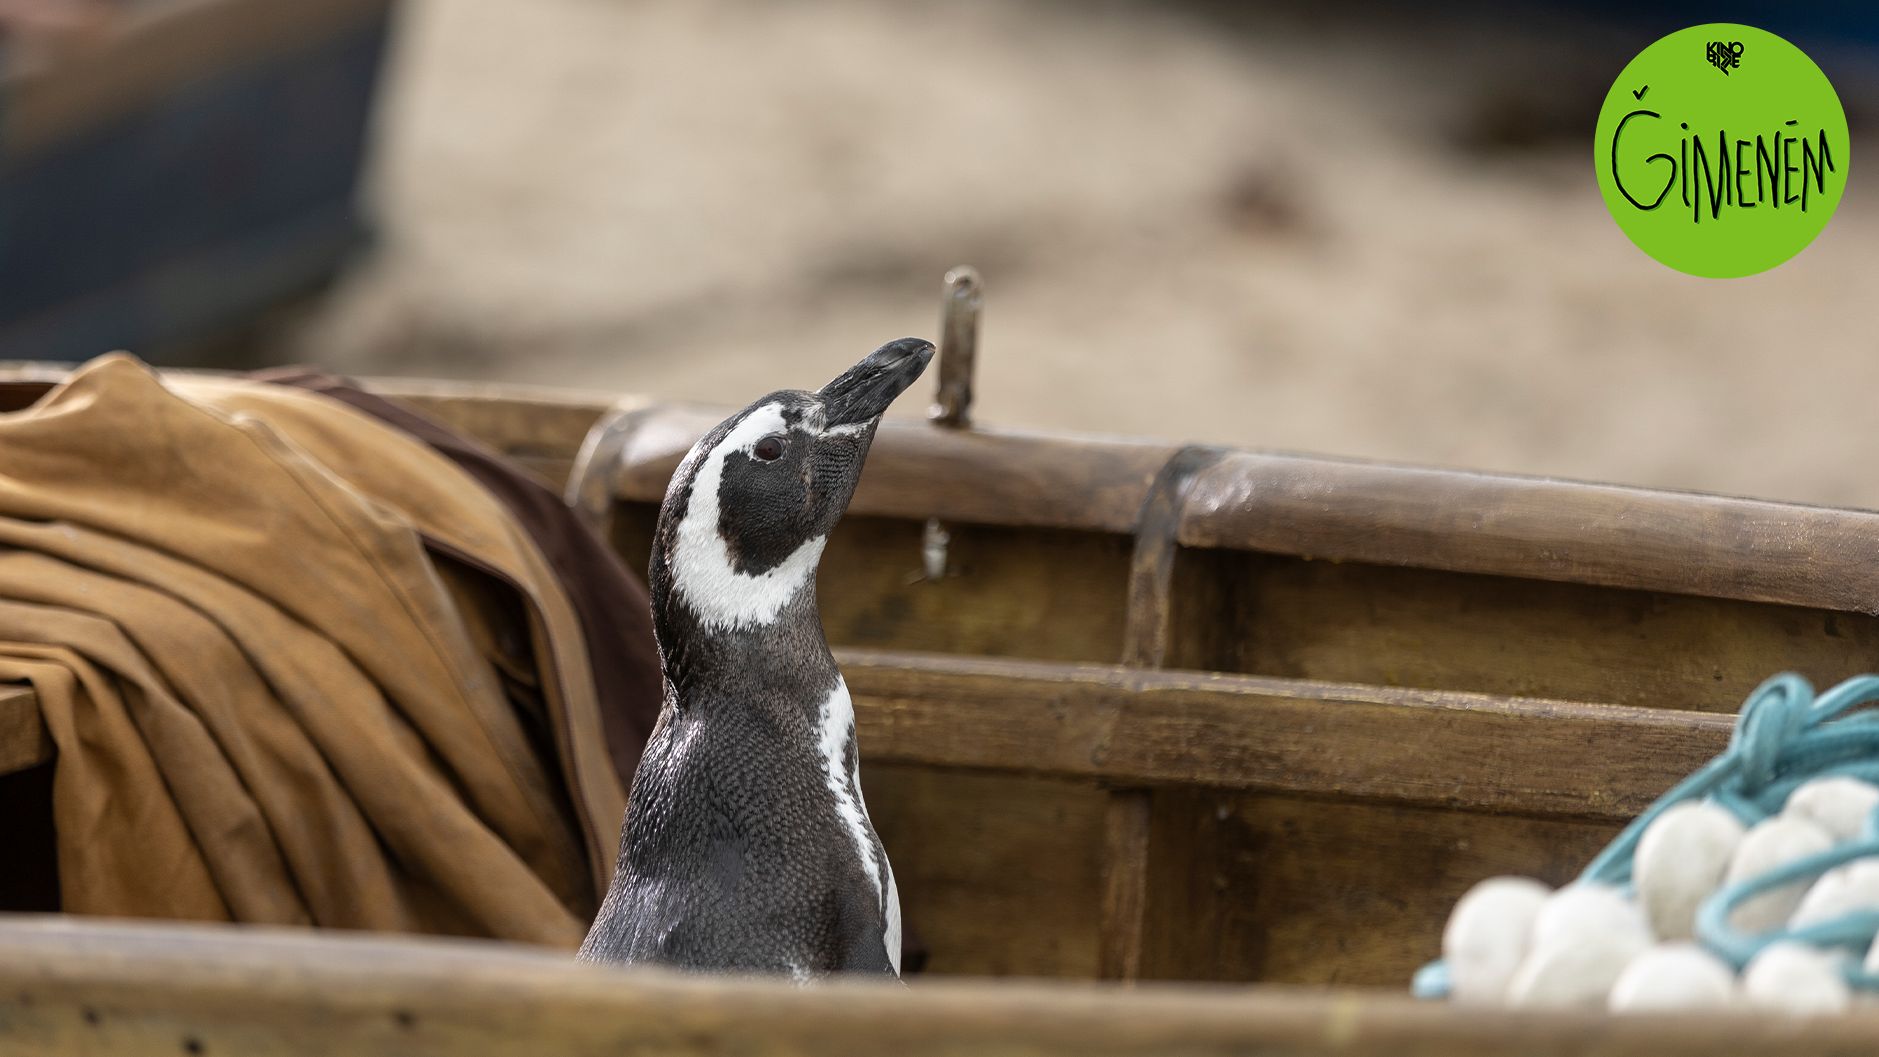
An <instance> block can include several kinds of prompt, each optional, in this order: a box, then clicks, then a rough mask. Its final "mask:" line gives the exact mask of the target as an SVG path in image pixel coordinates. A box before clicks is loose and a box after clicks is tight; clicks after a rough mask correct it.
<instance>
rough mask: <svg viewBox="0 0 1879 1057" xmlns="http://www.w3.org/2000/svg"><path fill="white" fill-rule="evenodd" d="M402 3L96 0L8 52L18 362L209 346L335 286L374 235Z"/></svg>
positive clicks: (5, 146) (7, 344) (9, 349)
mask: <svg viewBox="0 0 1879 1057" xmlns="http://www.w3.org/2000/svg"><path fill="white" fill-rule="evenodd" d="M70 4H71V6H72V7H74V8H79V9H81V10H86V8H85V7H84V5H83V4H82V3H81V2H80V0H70ZM25 6H27V7H30V6H32V5H30V4H29V5H25ZM390 6H391V5H390V3H389V0H138V2H136V3H116V2H110V3H94V4H91V5H90V9H91V10H90V13H91V14H92V15H93V17H94V18H95V19H96V20H97V24H96V25H95V26H93V27H92V31H91V32H89V33H85V34H81V35H77V36H75V38H74V39H72V40H70V41H67V42H66V44H67V46H66V47H63V48H59V49H44V50H45V54H42V55H38V56H32V55H25V56H20V55H13V56H8V58H11V59H13V60H14V61H11V62H8V63H7V64H6V65H5V66H4V67H0V210H3V211H4V216H5V223H6V234H5V238H4V239H0V359H27V360H31V359H41V360H57V359H83V358H87V357H90V356H92V355H95V354H96V353H97V352H98V351H99V350H101V349H111V348H126V347H128V348H136V349H139V350H141V351H143V352H144V353H145V355H146V356H147V357H148V356H150V355H151V352H152V350H154V351H156V352H157V353H162V352H164V351H165V350H167V349H172V348H175V347H178V346H189V345H191V344H192V343H193V344H194V345H195V346H196V347H197V348H198V350H199V351H203V350H202V346H203V344H204V343H205V342H210V341H213V340H214V339H215V337H216V336H217V335H218V334H224V333H226V332H227V331H229V329H230V328H231V327H235V328H238V327H239V326H240V325H241V323H242V322H243V321H244V320H247V319H251V318H252V317H254V316H255V315H256V314H257V313H260V312H262V311H265V310H266V309H267V308H268V307H270V306H271V305H273V304H275V303H276V302H278V301H280V300H281V299H282V298H287V297H291V296H294V295H296V294H299V293H302V292H304V291H305V290H307V289H308V288H310V287H313V286H317V285H318V284H319V283H322V282H324V281H325V280H326V278H327V277H328V276H330V274H331V273H332V272H333V271H334V270H336V269H337V267H338V266H339V264H340V263H341V262H342V261H343V260H344V259H345V258H346V257H347V256H348V255H349V254H351V253H353V252H354V251H356V250H357V249H358V248H359V247H360V246H361V245H362V243H363V240H364V238H365V234H366V232H365V228H364V226H363V224H362V223H361V221H360V219H359V217H358V215H357V211H356V207H355V203H354V190H355V187H356V184H357V182H358V175H359V171H360V166H361V162H362V160H363V157H364V152H365V141H366V127H367V121H368V119H369V117H370V113H371V103H372V97H373V93H374V90H375V88H376V85H377V80H378V70H379V66H380V56H381V53H382V52H383V50H384V45H385V40H386V31H387V25H388V14H389V11H390ZM4 22H5V18H4V17H0V23H4ZM4 28H5V27H4V25H0V30H4ZM198 362H201V361H198Z"/></svg>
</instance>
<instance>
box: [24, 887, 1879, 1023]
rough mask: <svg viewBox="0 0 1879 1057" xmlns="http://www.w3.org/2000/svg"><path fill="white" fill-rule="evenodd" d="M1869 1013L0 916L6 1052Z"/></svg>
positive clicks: (1859, 1018)
mask: <svg viewBox="0 0 1879 1057" xmlns="http://www.w3.org/2000/svg"><path fill="white" fill-rule="evenodd" d="M1876 1034H1879V1013H1875V1012H1873V1011H1871V1010H1861V1011H1859V1012H1856V1013H1853V1014H1851V1015H1848V1016H1844V1017H1825V1018H1819V1019H1815V1020H1809V1021H1798V1020H1795V1019H1792V1018H1788V1017H1783V1016H1776V1015H1770V1014H1754V1013H1748V1012H1730V1013H1713V1012H1705V1013H1702V1014H1700V1015H1698V1014H1691V1015H1684V1016H1626V1017H1610V1016H1606V1015H1605V1014H1603V1013H1599V1012H1558V1013H1516V1012H1512V1011H1503V1010H1467V1009H1458V1008H1453V1007H1449V1006H1447V1005H1444V1004H1437V1003H1416V1002H1413V1001H1411V1000H1410V999H1408V998H1406V997H1404V996H1402V995H1401V994H1400V992H1378V991H1363V990H1324V989H1318V990H1304V989H1298V988H1286V987H1258V988H1245V987H1237V988H1236V987H1211V988H1208V987H1193V986H1189V987H1181V988H1174V987H1165V986H1155V985H1141V986H1138V987H1134V988H1119V987H1115V986H1101V985H1090V984H1067V983H1049V982H1042V981H1031V982H999V983H990V982H981V981H957V980H931V981H918V982H916V983H915V984H914V986H912V987H899V986H896V985H894V984H891V983H886V982H879V983H877V982H872V981H859V980H852V981H840V982H834V983H828V984H823V985H818V986H810V987H801V986H795V985H792V984H790V983H788V982H786V981H778V980H762V979H745V978H733V977H708V976H688V975H681V974H675V973H665V972H658V971H653V970H644V969H642V970H622V969H617V968H608V967H598V966H587V965H581V964H578V963H575V962H573V961H571V960H569V959H567V958H566V957H564V956H558V955H555V954H551V953H546V952H537V951H534V950H529V949H523V948H519V947H516V946H513V945H500V944H493V943H488V942H479V941H468V940H457V941H449V940H437V939H429V940H416V939H402V940H390V939H383V938H376V937H364V936H358V935H348V934H343V933H315V932H301V933H293V932H289V931H287V930H261V929H242V928H238V927H228V926H224V927H221V928H215V927H208V926H177V925H167V926H163V925H152V924H130V923H116V922H87V921H82V920H79V919H69V918H50V919H47V918H20V919H12V920H7V921H4V922H0V1048H4V1049H5V1050H6V1052H7V1053H9V1054H12V1055H18V1057H51V1055H55V1054H56V1055H60V1057H64V1055H68V1054H73V1053H101V1052H110V1053H115V1054H124V1055H127V1057H144V1055H152V1057H154V1055H163V1057H174V1055H176V1054H179V1053H181V1054H210V1055H213V1054H232V1053H240V1054H244V1055H249V1057H275V1055H290V1054H291V1055H311V1054H333V1053H345V1054H348V1055H350V1057H379V1055H387V1057H389V1055H392V1054H399V1055H405V1054H417V1055H431V1054H435V1055H440V1057H441V1055H444V1054H450V1055H455V1057H474V1055H492V1057H493V1055H522V1054H530V1055H533V1054H542V1053H554V1054H564V1055H568V1057H586V1055H600V1054H608V1055H611V1054H618V1053H624V1052H632V1053H639V1054H674V1055H677V1054H726V1053H737V1054H748V1055H753V1057H756V1055H778V1057H781V1055H786V1054H787V1055H801V1054H810V1053H813V1054H819V1055H826V1057H846V1055H863V1054H867V1055H873V1054H879V1053H895V1054H902V1055H908V1057H918V1055H929V1054H930V1055H942V1054H944V1055H963V1054H977V1053H998V1054H1004V1055H1009V1057H1029V1055H1040V1057H1041V1055H1047V1054H1078V1055H1092V1054H1094V1055H1122V1054H1149V1053H1180V1054H1186V1055H1193V1057H1202V1055H1216V1054H1217V1055H1222V1057H1224V1055H1228V1054H1236V1055H1237V1054H1246V1053H1253V1052H1257V1053H1262V1054H1270V1055H1301V1057H1303V1055H1317V1054H1339V1055H1342V1057H1373V1055H1374V1057H1384V1055H1389V1057H1422V1055H1427V1057H1436V1055H1441V1057H1478V1055H1486V1054H1532V1055H1537V1057H1569V1055H1570V1057H1580V1055H1584V1057H1590V1055H1593V1054H1598V1055H1602V1057H1679V1055H1686V1054H1688V1055H1696V1054H1704V1055H1709V1054H1724V1055H1739V1057H1748V1055H1762V1054H1768V1055H1777V1054H1778V1055H1781V1057H1816V1055H1819V1057H1825V1055H1828V1054H1845V1053H1859V1052H1867V1051H1868V1050H1869V1049H1870V1047H1871V1044H1872V1039H1873V1038H1874V1037H1875V1035H1876Z"/></svg>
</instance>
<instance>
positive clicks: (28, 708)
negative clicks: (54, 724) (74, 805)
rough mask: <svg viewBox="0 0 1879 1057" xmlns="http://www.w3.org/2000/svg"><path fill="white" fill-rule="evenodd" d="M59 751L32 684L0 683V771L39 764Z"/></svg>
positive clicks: (9, 772)
mask: <svg viewBox="0 0 1879 1057" xmlns="http://www.w3.org/2000/svg"><path fill="white" fill-rule="evenodd" d="M55 751H56V749H55V748H54V746H53V744H52V735H51V734H49V733H47V731H46V724H45V721H44V720H43V719H41V718H40V715H39V695H38V694H35V693H34V692H33V688H32V687H30V686H5V685H0V774H12V773H13V772H14V771H23V770H25V769H26V768H28V767H37V766H39V765H40V764H42V763H45V762H46V761H48V760H50V759H52V756H53V753H54V752H55Z"/></svg>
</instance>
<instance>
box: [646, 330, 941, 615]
mask: <svg viewBox="0 0 1879 1057" xmlns="http://www.w3.org/2000/svg"><path fill="white" fill-rule="evenodd" d="M932 358H933V345H932V343H931V342H928V341H923V340H921V339H919V338H902V339H900V340H899V341H890V342H888V343H887V344H886V345H883V346H881V347H880V348H878V349H876V350H874V352H872V353H870V354H869V355H868V356H867V358H866V359H863V360H862V361H861V362H860V363H857V364H855V365H854V366H853V367H851V368H849V369H848V370H846V371H844V372H842V374H841V376H840V377H838V378H836V379H835V380H834V381H831V382H830V383H829V384H827V385H825V386H823V387H822V388H821V389H819V390H817V391H816V392H813V393H806V392H801V391H798V390H787V389H786V390H782V391H780V392H775V393H771V394H770V395H768V396H766V397H763V398H762V399H760V400H758V401H756V402H755V403H753V404H751V405H750V406H749V407H747V408H745V409H744V410H742V411H740V412H738V413H737V414H735V415H732V416H731V417H730V418H728V419H725V420H724V421H723V422H722V423H720V424H719V425H718V426H717V428H716V429H713V430H712V431H711V432H710V433H707V434H705V436H704V439H702V440H700V441H699V442H698V443H697V444H696V445H694V446H693V447H692V450H691V451H690V452H689V453H688V454H687V455H686V456H685V460H684V461H683V462H681V463H680V464H679V467H678V470H677V471H676V472H674V473H673V475H672V482H671V484H670V485H668V486H667V488H666V496H665V503H664V504H663V505H662V506H661V507H660V510H659V528H658V532H657V534H656V537H655V540H654V547H653V556H652V568H651V569H650V570H649V573H650V581H651V586H652V589H653V595H654V604H655V609H656V610H663V609H665V608H666V607H667V606H668V605H669V604H670V603H671V602H674V601H676V602H679V603H681V604H683V605H684V606H685V608H687V609H689V610H691V612H692V614H693V616H694V617H695V618H696V619H697V620H698V622H699V623H700V624H701V625H703V627H704V628H705V629H706V630H721V629H726V628H730V629H743V628H750V627H758V626H762V625H765V624H769V623H771V622H773V621H775V620H776V619H777V615H778V613H780V612H781V611H782V609H783V607H784V606H785V605H786V604H787V603H788V602H789V601H790V600H791V599H792V598H794V597H796V595H797V594H798V593H799V592H800V591H801V589H802V588H803V587H804V586H805V585H806V584H808V583H810V582H811V581H812V580H813V579H814V575H815V569H816V563H817V561H818V560H819V559H820V558H821V556H822V546H823V544H824V543H826V542H827V540H828V535H829V532H830V531H831V530H832V529H834V527H835V523H836V522H837V521H839V520H840V519H841V516H842V512H843V511H844V510H846V509H847V508H848V500H849V498H850V497H851V496H852V495H854V491H855V483H856V482H857V481H858V480H860V478H861V467H862V463H863V462H864V461H865V460H866V459H867V456H868V445H869V444H870V443H871V442H872V441H873V439H874V430H875V427H876V426H878V425H880V422H881V414H882V413H883V412H885V411H886V410H887V405H889V404H891V403H893V401H894V398H895V397H897V396H899V395H900V394H901V392H902V391H904V390H905V389H906V388H907V387H908V386H909V385H911V384H913V381H914V379H916V378H918V377H920V373H921V372H922V371H924V370H925V369H926V365H927V363H928V361H930V360H931V359H932ZM661 615H662V616H663V614H661Z"/></svg>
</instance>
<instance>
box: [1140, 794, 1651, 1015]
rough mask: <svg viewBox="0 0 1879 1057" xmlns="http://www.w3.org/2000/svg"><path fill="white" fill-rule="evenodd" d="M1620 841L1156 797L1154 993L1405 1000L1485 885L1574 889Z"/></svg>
mask: <svg viewBox="0 0 1879 1057" xmlns="http://www.w3.org/2000/svg"><path fill="white" fill-rule="evenodd" d="M1621 827H1622V822H1621V821H1619V820H1616V819H1612V820H1605V821H1596V822H1588V821H1579V820H1573V819H1560V818H1531V817H1523V816H1517V815H1484V814H1479V813H1476V812H1468V811H1451V810H1445V809H1441V808H1431V807H1418V806H1410V805H1404V804H1398V803H1391V802H1387V801H1376V800H1322V799H1307V798H1302V797H1294V796H1281V795H1275V794H1269V793H1258V792H1246V791H1238V790H1217V789H1212V790H1210V789H1196V788H1188V789H1158V790H1156V791H1155V816H1154V842H1153V850H1152V852H1151V859H1152V861H1153V864H1154V870H1155V873H1154V875H1153V877H1152V879H1151V884H1150V887H1149V898H1150V902H1151V905H1152V907H1153V910H1152V912H1151V913H1150V914H1149V917H1148V929H1147V938H1146V940H1145V942H1144V951H1143V958H1142V963H1143V964H1142V978H1143V979H1152V980H1220V981H1227V980H1236V981H1248V982H1251V981H1261V982H1267V983H1286V984H1315V985H1320V986H1325V985H1334V986H1349V985H1379V986H1393V987H1403V986H1405V985H1406V983H1407V981H1408V980H1409V978H1410V976H1411V975H1412V974H1414V972H1415V971H1416V969H1417V968H1418V967H1420V966H1421V965H1423V964H1425V963H1426V962H1428V961H1429V960H1430V959H1432V958H1436V957H1439V956H1440V954H1441V945H1442V929H1443V927H1444V926H1445V925H1446V924H1447V923H1448V916H1449V912H1450V911H1451V910H1453V909H1454V906H1455V901H1456V900H1457V899H1460V898H1461V896H1462V895H1463V894H1464V893H1465V892H1467V891H1468V889H1469V888H1471V887H1472V886H1473V885H1474V884H1475V883H1476V882H1478V881H1480V880H1482V879H1483V878H1487V877H1494V876H1497V875H1502V874H1519V875H1523V876H1527V877H1534V878H1538V879H1539V880H1541V881H1543V882H1545V883H1546V884H1549V885H1554V886H1558V885H1561V884H1565V883H1566V882H1568V881H1570V880H1572V879H1573V878H1574V877H1576V876H1577V875H1578V873H1579V871H1580V870H1581V869H1583V868H1584V867H1585V864H1586V863H1587V862H1589V861H1591V859H1592V857H1593V856H1594V855H1596V854H1597V853H1598V852H1599V850H1600V849H1602V848H1603V847H1604V846H1605V845H1606V844H1608V843H1610V841H1611V839H1612V838H1613V837H1615V836H1617V834H1618V831H1619V829H1620V828H1621Z"/></svg>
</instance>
